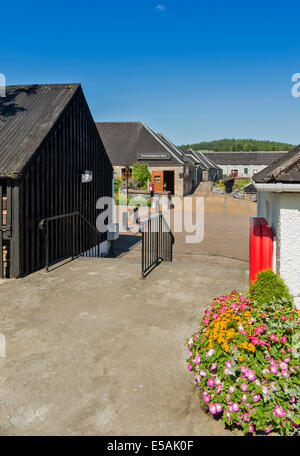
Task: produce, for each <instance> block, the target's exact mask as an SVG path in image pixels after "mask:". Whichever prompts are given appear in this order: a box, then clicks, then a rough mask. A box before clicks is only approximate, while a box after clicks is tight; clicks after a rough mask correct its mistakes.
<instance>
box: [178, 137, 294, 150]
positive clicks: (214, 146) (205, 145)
mask: <svg viewBox="0 0 300 456" xmlns="http://www.w3.org/2000/svg"><path fill="white" fill-rule="evenodd" d="M180 147H181V148H182V149H188V148H189V147H191V148H192V149H194V150H201V151H203V150H206V151H215V152H221V151H222V152H230V151H241V152H242V151H257V150H266V151H282V150H291V149H293V148H294V147H295V146H294V145H293V144H286V143H280V142H276V141H259V140H256V139H219V140H215V141H207V142H200V143H196V144H186V145H183V146H180Z"/></svg>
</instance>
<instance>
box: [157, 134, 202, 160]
mask: <svg viewBox="0 0 300 456" xmlns="http://www.w3.org/2000/svg"><path fill="white" fill-rule="evenodd" d="M156 135H157V136H158V137H159V138H160V139H161V140H162V141H163V143H164V144H165V145H166V146H167V147H169V148H171V149H172V151H173V152H174V154H175V155H176V157H178V158H179V159H180V160H181V161H183V162H184V163H186V164H189V165H193V164H194V162H193V160H192V159H191V158H190V157H188V156H187V154H186V153H185V152H184V151H183V150H182V149H180V148H179V147H178V146H175V144H174V143H172V141H170V140H169V139H168V138H166V137H165V136H164V135H163V134H162V133H156Z"/></svg>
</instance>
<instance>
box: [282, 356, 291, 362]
mask: <svg viewBox="0 0 300 456" xmlns="http://www.w3.org/2000/svg"><path fill="white" fill-rule="evenodd" d="M290 360H291V358H290V357H288V358H284V360H283V361H284V362H285V363H289V362H290Z"/></svg>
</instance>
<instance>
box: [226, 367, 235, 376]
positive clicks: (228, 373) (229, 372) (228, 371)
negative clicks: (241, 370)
mask: <svg viewBox="0 0 300 456" xmlns="http://www.w3.org/2000/svg"><path fill="white" fill-rule="evenodd" d="M224 374H226V375H232V374H233V372H231V370H230V369H228V368H227V367H226V369H224Z"/></svg>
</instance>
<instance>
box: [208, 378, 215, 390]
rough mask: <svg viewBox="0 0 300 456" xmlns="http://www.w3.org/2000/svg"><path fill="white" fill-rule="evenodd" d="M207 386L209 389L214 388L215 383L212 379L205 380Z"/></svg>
mask: <svg viewBox="0 0 300 456" xmlns="http://www.w3.org/2000/svg"><path fill="white" fill-rule="evenodd" d="M207 384H208V386H210V387H211V388H213V387H214V386H215V381H214V379H213V378H209V379H208V380H207Z"/></svg>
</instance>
